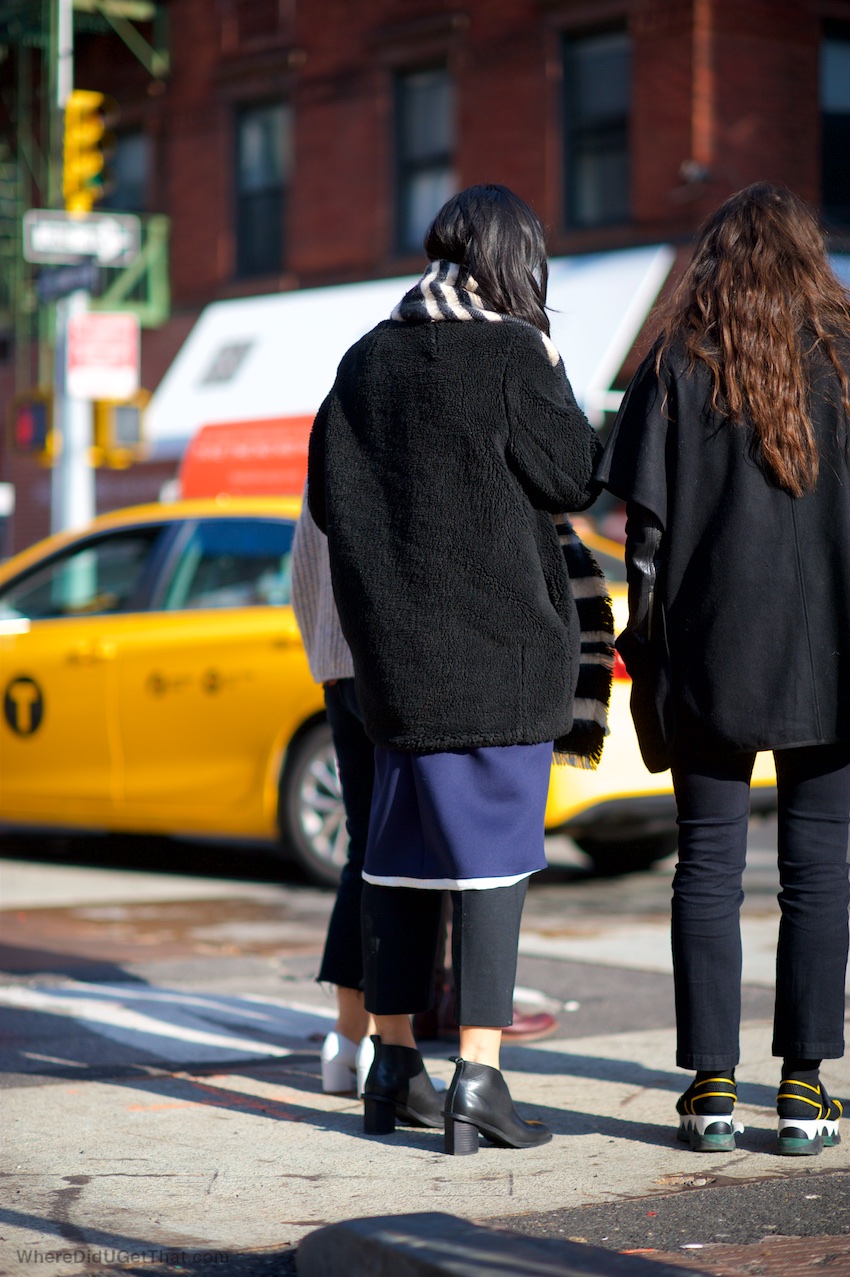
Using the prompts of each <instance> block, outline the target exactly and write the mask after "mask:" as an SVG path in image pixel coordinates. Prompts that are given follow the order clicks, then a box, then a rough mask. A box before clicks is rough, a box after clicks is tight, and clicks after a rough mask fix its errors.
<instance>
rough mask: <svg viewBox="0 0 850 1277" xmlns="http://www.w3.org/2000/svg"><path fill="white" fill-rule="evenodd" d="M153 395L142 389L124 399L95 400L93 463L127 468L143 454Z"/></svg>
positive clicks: (94, 464)
mask: <svg viewBox="0 0 850 1277" xmlns="http://www.w3.org/2000/svg"><path fill="white" fill-rule="evenodd" d="M150 397H151V396H150V391H149V390H140V391H139V392H138V393H137V394H135V395H134V396H133V398H132V399H128V400H125V401H124V402H116V401H115V400H112V399H98V400H96V401H95V404H94V446H93V448H92V449H91V454H90V455H91V464H92V465H93V466H106V467H108V468H109V469H110V470H124V469H126V467H127V466H129V465H132V464H133V462H134V461H138V460H139V459H140V458H141V457H142V456H144V453H145V438H144V416H145V408H146V407H147V404H148V400H149V399H150Z"/></svg>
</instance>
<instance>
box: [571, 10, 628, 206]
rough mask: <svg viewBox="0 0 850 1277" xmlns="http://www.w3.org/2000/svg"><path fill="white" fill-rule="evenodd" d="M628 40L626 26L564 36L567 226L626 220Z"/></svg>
mask: <svg viewBox="0 0 850 1277" xmlns="http://www.w3.org/2000/svg"><path fill="white" fill-rule="evenodd" d="M630 64H631V44H630V40H629V37H628V35H627V34H626V32H625V31H609V32H606V33H604V34H603V33H601V34H598V35H588V36H581V37H568V38H567V39H566V40H565V42H564V142H565V164H564V172H565V186H566V190H565V204H564V207H565V210H566V222H567V225H568V226H574V227H586V226H607V225H610V224H612V223H616V222H624V221H627V220H628V218H629V214H630V201H629V168H630V166H629V107H630V98H631V93H630V80H631V74H630V72H631V66H630Z"/></svg>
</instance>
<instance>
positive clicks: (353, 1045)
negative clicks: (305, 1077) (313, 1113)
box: [321, 1029, 375, 1096]
mask: <svg viewBox="0 0 850 1277" xmlns="http://www.w3.org/2000/svg"><path fill="white" fill-rule="evenodd" d="M321 1058H322V1090H323V1091H326V1092H328V1093H329V1094H345V1093H346V1092H347V1091H355V1093H356V1094H357V1095H358V1096H359V1095H362V1094H363V1088H364V1086H365V1084H366V1077H367V1074H368V1072H369V1069H370V1068H371V1067H372V1061H373V1060H374V1058H375V1048H374V1046H373V1045H372V1040H371V1038H368V1037H366V1038H363V1040H362V1042H352V1041H351V1039H350V1038H346V1037H343V1035H342V1034H341V1033H339V1032H338V1031H337V1030H336V1029H332V1030H331V1031H330V1033H329V1034H328V1035H327V1037H326V1038H325V1040H324V1042H323V1043H322V1056H321Z"/></svg>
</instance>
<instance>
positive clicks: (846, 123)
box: [818, 21, 850, 227]
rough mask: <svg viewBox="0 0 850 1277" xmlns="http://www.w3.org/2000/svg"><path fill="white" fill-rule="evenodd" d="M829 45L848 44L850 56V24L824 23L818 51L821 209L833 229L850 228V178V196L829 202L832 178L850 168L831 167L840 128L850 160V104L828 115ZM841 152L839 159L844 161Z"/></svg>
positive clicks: (849, 187)
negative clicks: (829, 160) (826, 75)
mask: <svg viewBox="0 0 850 1277" xmlns="http://www.w3.org/2000/svg"><path fill="white" fill-rule="evenodd" d="M829 42H833V43H838V42H840V43H841V44H844V45H846V46H847V48H848V53H850V23H845V22H832V21H826V22H824V24H823V26H822V28H821V39H820V45H819V49H818V109H819V113H820V134H821V144H820V206H821V212H822V214H823V217H824V220H825V221H826V222H828V223H830V224H831V225H833V226H840V227H847V226H850V177H846V178H845V182H844V185H845V187H846V196H845V199H844V202H843V203H840V204H838V203H833V202H830V201H829V200H828V199H827V189H828V184H829V183H828V175H829V177H830V178H831V177H833V176H834V174H836V173H840V172H844V173H846V172H847V167H846V164H845V166H844V167H842V166H841V165H840V164H839V163H837V162H836V163H835V165H834V167H833V166H830V165H828V164H827V157H828V156H831V155H833V154H834V149H833V141H834V135H835V129H836V127H837V128H838V129H839V130H840V131H841V133H842V135H843V137H844V139H845V143H846V146H845V151H844V154H845V156H847V157H850V103H848V107H847V110H845V111H834V110H833V111H828V110H826V109H825V106H824V96H825V95H824V56H825V52H826V45H827V43H829ZM840 158H841V152H839V154H838V156H837V159H839V160H840Z"/></svg>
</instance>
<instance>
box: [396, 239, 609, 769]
mask: <svg viewBox="0 0 850 1277" xmlns="http://www.w3.org/2000/svg"><path fill="white" fill-rule="evenodd" d="M390 318H391V319H395V320H397V321H398V322H399V323H422V322H423V321H430V322H437V321H439V320H444V319H448V320H460V321H469V320H473V321H474V320H477V321H479V322H481V321H483V322H485V323H503V322H508V323H515V324H525V325H526V327H528V328H532V329H533V331H534V332H536V333H537V334H538V336H539V337H540V339H541V341H542V342H543V346H544V349H545V351H546V355H547V357H548V359H549V362H550V363H551V364H552V366H553V367H559V366H560V368H561V370H562V372H563V375H564V377H565V378H566V372H565V371H564V365H563V361H562V359H561V357H560V355H559V354H558V351H557V349H556V348H555V346H554V345H553V343H552V342H551V341H550V340H549V338H548V337H547V336H546V334H545V333H543V332H541V331H540V329H539V328H535V327H534V325H533V324H529V323H527V321H526V320H524V319H516V318H515V317H514V316H512V315H500V314H498V312H496V311H493V310H488V309H487V307H486V306H485V304H484V302H483V301H482V300H481V298H480V297H479V295H478V285H477V284H476V282H475V280H474V279H473V278H472V276H471V275H469V274H468V273H467V272H466V271H465V270H464V269H463V268H462V267H461V266H458V265H457V264H456V263H455V262H445V261H440V262H431V264H430V266H429V267H428V269H427V270H426V272H425V274H424V275H423V276H422V278H421V279H420V280H419V282H418V283H417V284H415V285H414V287H413V288H411V289H410V291H409V292H408V293H405V295H404V297H402V299H401V301H400V302H399V304H398V305H397V306H396V308H395V310H394V311H393V312H392V315H391V316H390ZM553 517H554V522H555V527H556V528H557V531H558V538H559V540H560V542H561V546H562V548H563V551H564V558H565V560H566V564H567V572H568V574H569V578H570V584H571V586H572V592H573V597H574V599H575V602H576V607H577V609H578V617H579V624H580V627H581V663H580V666H579V676H578V686H577V687H576V695H575V701H574V704H573V726H572V729H571V731H570V732H568V733H567V735H566V736H563V737H561V739H560V740H556V741H555V761H556V762H559V763H569V764H570V765H571V766H572V767H589V768H593V767H597V766H598V765H599V760H600V759H601V757H602V745H603V742H604V739H605V737H606V736H607V734H608V702H609V700H610V698H611V670H612V667H613V664H614V617H613V614H612V612H611V599H610V597H609V595H608V587H607V585H606V582H605V576H604V573H603V572H602V569H601V568H600V566H599V564H598V563H597V562H596V560H595V559H594V557H593V555H592V554H591V552H590V550H588V548H587V546H586V545H585V544H584V542H583V541H582V540H581V538H580V537H579V536H578V534H577V533H576V531H575V529H574V528H573V526H572V524H571V523H570V520H569V518H568V517H567V515H566V514H557V515H554V516H553Z"/></svg>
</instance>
